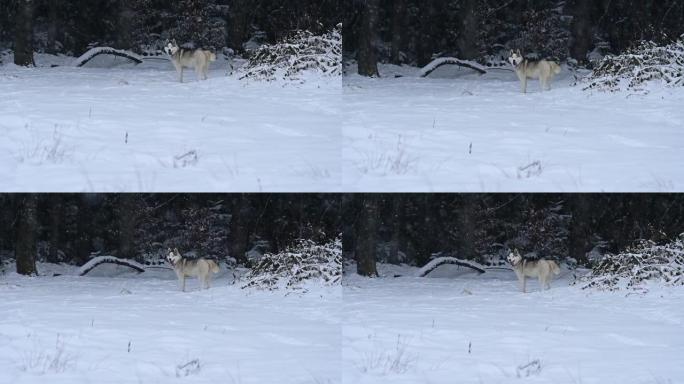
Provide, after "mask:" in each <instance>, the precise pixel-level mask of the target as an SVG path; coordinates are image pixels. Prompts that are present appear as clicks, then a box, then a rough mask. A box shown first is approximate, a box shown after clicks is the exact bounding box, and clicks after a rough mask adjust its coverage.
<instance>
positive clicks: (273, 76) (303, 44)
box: [240, 24, 342, 82]
mask: <svg viewBox="0 0 684 384" xmlns="http://www.w3.org/2000/svg"><path fill="white" fill-rule="evenodd" d="M242 71H243V73H242V74H241V76H240V78H241V79H252V80H263V81H274V80H286V81H295V82H304V79H303V75H304V74H305V73H307V72H309V73H311V72H313V73H317V74H319V75H322V76H328V77H337V76H341V75H342V33H341V25H339V24H338V26H337V27H336V28H335V29H333V30H332V31H330V32H328V33H326V34H324V35H314V34H312V33H311V32H309V31H299V32H297V33H296V34H294V35H293V36H292V37H289V38H286V39H285V40H283V41H282V42H280V43H277V44H264V45H262V46H260V47H259V48H257V49H256V50H255V51H254V53H253V54H252V56H250V58H249V62H247V64H246V65H245V66H244V67H243V68H242Z"/></svg>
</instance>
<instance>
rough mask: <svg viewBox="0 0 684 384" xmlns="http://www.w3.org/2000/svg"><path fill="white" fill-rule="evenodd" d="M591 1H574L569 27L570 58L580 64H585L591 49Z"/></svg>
mask: <svg viewBox="0 0 684 384" xmlns="http://www.w3.org/2000/svg"><path fill="white" fill-rule="evenodd" d="M592 4H593V0H575V2H574V7H573V9H572V16H573V17H572V24H571V26H570V32H571V36H572V37H571V39H570V57H572V58H573V59H575V60H577V62H578V63H580V64H586V63H587V55H588V54H589V50H590V49H591V40H592V38H591V26H592V22H591V7H592Z"/></svg>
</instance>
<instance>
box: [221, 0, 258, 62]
mask: <svg viewBox="0 0 684 384" xmlns="http://www.w3.org/2000/svg"><path fill="white" fill-rule="evenodd" d="M231 5H232V7H231V13H230V20H228V23H227V29H228V30H227V31H226V32H227V34H226V35H227V36H228V45H229V46H230V47H231V48H232V49H233V50H235V52H242V51H243V48H242V44H243V43H245V41H246V40H247V33H248V32H249V26H250V23H251V13H250V10H251V9H252V7H254V5H253V4H252V2H251V1H249V0H233V1H231Z"/></svg>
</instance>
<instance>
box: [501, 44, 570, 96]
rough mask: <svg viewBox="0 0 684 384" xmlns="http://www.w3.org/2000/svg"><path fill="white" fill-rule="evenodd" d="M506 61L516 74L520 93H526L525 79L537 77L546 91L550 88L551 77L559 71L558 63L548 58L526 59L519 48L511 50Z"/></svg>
mask: <svg viewBox="0 0 684 384" xmlns="http://www.w3.org/2000/svg"><path fill="white" fill-rule="evenodd" d="M508 61H509V62H510V63H511V65H512V66H513V69H514V70H515V74H516V75H518V80H520V90H521V91H522V93H527V79H539V82H540V84H541V88H542V91H547V90H550V89H551V81H552V80H553V77H554V76H555V75H558V74H559V73H561V67H560V65H558V63H556V62H553V61H549V60H539V61H532V60H528V59H526V58H525V57H524V56H523V55H522V54H521V53H520V50H517V51H513V50H511V54H510V57H509V58H508Z"/></svg>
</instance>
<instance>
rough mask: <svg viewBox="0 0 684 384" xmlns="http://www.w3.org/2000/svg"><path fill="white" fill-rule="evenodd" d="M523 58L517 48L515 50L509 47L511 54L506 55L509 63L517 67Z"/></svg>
mask: <svg viewBox="0 0 684 384" xmlns="http://www.w3.org/2000/svg"><path fill="white" fill-rule="evenodd" d="M523 60H525V58H523V55H522V53H521V52H520V50H519V49H518V50H515V51H514V50H512V49H511V54H510V55H509V56H508V61H509V62H510V63H511V65H513V66H514V67H517V66H518V65H520V63H522V62H523Z"/></svg>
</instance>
